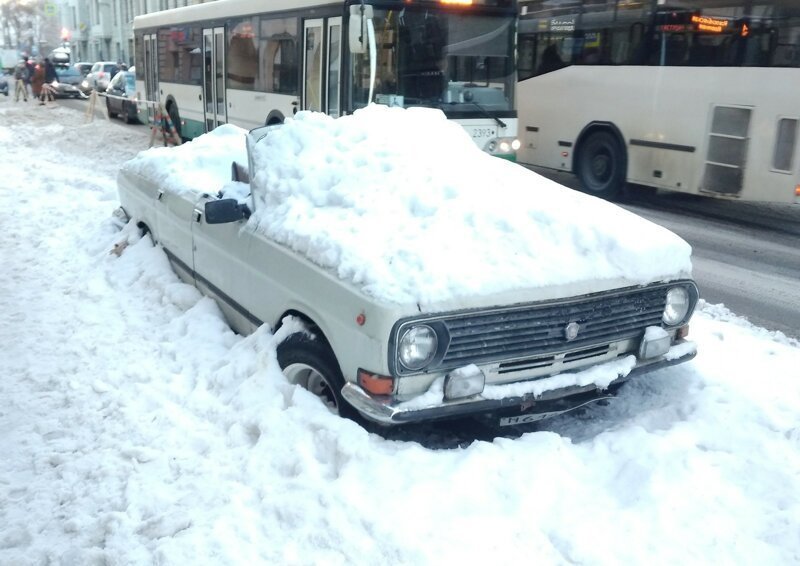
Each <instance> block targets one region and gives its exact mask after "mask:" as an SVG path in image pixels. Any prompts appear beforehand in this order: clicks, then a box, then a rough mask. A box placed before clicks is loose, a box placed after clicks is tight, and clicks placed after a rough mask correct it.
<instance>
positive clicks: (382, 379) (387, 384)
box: [358, 369, 394, 395]
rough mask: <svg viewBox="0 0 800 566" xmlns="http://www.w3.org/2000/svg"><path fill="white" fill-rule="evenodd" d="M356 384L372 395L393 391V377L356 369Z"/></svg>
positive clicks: (386, 393)
mask: <svg viewBox="0 0 800 566" xmlns="http://www.w3.org/2000/svg"><path fill="white" fill-rule="evenodd" d="M358 384H359V385H360V386H361V388H362V389H364V390H365V391H368V392H370V393H372V394H373V395H391V394H392V393H393V392H394V379H393V378H391V377H388V376H385V375H378V374H375V373H370V372H368V371H365V370H363V369H360V370H358Z"/></svg>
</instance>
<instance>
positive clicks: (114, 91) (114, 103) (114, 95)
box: [106, 79, 124, 113]
mask: <svg viewBox="0 0 800 566" xmlns="http://www.w3.org/2000/svg"><path fill="white" fill-rule="evenodd" d="M120 86H121V85H120V81H119V79H117V80H112V81H111V82H110V83H109V84H108V88H107V89H106V96H107V98H108V106H109V108H111V111H112V112H117V113H119V112H121V111H122V104H121V100H120V97H121V96H123V95H124V93H123V92H121V91H120Z"/></svg>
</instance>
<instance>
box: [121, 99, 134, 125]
mask: <svg viewBox="0 0 800 566" xmlns="http://www.w3.org/2000/svg"><path fill="white" fill-rule="evenodd" d="M119 117H120V118H121V119H122V120H123V121H124V122H125V123H126V124H130V123H131V122H133V120H132V119H131V110H130V106H128V103H127V102H123V103H122V113H121V114H120V115H119Z"/></svg>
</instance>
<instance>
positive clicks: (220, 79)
mask: <svg viewBox="0 0 800 566" xmlns="http://www.w3.org/2000/svg"><path fill="white" fill-rule="evenodd" d="M203 114H204V117H205V122H206V131H207V132H210V131H211V130H213V129H214V128H216V127H217V126H219V125H220V124H224V123H226V122H227V121H228V119H227V111H226V108H225V28H206V29H204V30H203Z"/></svg>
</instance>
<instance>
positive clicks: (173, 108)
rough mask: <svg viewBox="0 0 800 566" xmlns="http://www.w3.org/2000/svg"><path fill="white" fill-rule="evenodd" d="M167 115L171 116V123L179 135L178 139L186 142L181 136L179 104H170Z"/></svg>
mask: <svg viewBox="0 0 800 566" xmlns="http://www.w3.org/2000/svg"><path fill="white" fill-rule="evenodd" d="M167 114H168V115H169V119H170V121H172V125H173V126H174V127H175V132H176V133H177V134H178V137H179V138H181V140H182V141H184V138H183V136H182V135H181V122H180V119H181V117H180V115H179V114H178V105H177V104H170V105H169V106H167Z"/></svg>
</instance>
